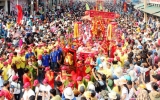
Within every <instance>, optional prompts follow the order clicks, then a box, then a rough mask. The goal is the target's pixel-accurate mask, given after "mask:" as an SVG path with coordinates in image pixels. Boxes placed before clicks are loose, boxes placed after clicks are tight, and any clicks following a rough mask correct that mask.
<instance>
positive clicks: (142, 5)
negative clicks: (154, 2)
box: [134, 3, 144, 9]
mask: <svg viewBox="0 0 160 100" xmlns="http://www.w3.org/2000/svg"><path fill="white" fill-rule="evenodd" d="M141 7H144V3H140V4H137V5H135V6H134V8H135V9H139V8H141Z"/></svg>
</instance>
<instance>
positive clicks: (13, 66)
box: [7, 64, 18, 82]
mask: <svg viewBox="0 0 160 100" xmlns="http://www.w3.org/2000/svg"><path fill="white" fill-rule="evenodd" d="M15 67H16V66H15V65H14V64H13V65H12V66H11V68H10V69H9V70H8V72H7V75H8V77H10V78H9V82H12V78H13V76H15V75H17V76H18V73H16V72H15V71H14V68H15Z"/></svg>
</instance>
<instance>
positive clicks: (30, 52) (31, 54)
mask: <svg viewBox="0 0 160 100" xmlns="http://www.w3.org/2000/svg"><path fill="white" fill-rule="evenodd" d="M33 55H34V53H33V52H32V49H30V48H29V49H28V53H27V54H26V55H25V58H26V59H28V58H30V57H31V56H33Z"/></svg>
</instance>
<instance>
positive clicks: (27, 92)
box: [21, 82, 35, 100]
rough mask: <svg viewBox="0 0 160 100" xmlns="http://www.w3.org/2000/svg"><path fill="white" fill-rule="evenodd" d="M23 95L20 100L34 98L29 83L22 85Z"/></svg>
mask: <svg viewBox="0 0 160 100" xmlns="http://www.w3.org/2000/svg"><path fill="white" fill-rule="evenodd" d="M23 87H24V94H23V97H22V99H21V100H29V98H30V97H31V96H35V93H34V91H33V90H32V89H31V88H30V83H29V82H27V83H25V84H24V86H23Z"/></svg>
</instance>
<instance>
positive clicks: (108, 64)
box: [106, 60, 113, 77]
mask: <svg viewBox="0 0 160 100" xmlns="http://www.w3.org/2000/svg"><path fill="white" fill-rule="evenodd" d="M106 73H107V74H106V77H110V76H112V73H113V67H111V61H110V60H108V63H107V69H106Z"/></svg>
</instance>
